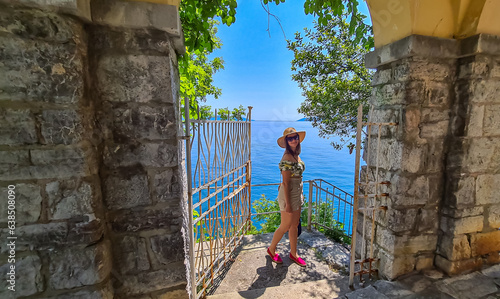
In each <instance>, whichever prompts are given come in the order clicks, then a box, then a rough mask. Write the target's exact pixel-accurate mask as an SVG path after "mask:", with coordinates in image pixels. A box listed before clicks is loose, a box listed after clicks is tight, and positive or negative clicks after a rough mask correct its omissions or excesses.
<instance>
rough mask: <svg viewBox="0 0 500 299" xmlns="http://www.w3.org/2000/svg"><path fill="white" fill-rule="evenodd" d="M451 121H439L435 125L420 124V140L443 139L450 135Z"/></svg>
mask: <svg viewBox="0 0 500 299" xmlns="http://www.w3.org/2000/svg"><path fill="white" fill-rule="evenodd" d="M448 125H449V121H447V120H444V121H439V122H434V123H422V124H420V126H419V127H420V134H419V136H420V138H424V139H428V138H439V139H443V138H444V137H446V135H447V134H448Z"/></svg>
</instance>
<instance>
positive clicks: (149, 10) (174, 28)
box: [92, 1, 182, 37]
mask: <svg viewBox="0 0 500 299" xmlns="http://www.w3.org/2000/svg"><path fill="white" fill-rule="evenodd" d="M92 20H93V21H94V22H96V23H97V24H101V25H105V26H111V27H122V28H140V29H142V28H154V29H158V30H162V31H165V32H168V33H169V34H170V35H172V36H175V37H180V36H181V31H182V29H181V24H180V20H179V13H178V9H177V7H176V6H175V5H166V4H164V3H146V2H122V1H101V2H98V3H96V4H93V5H92Z"/></svg>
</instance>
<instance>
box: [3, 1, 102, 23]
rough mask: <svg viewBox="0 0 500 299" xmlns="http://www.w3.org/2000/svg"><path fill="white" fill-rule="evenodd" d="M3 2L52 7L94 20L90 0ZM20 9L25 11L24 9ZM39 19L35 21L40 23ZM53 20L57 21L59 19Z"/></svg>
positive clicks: (87, 19)
mask: <svg viewBox="0 0 500 299" xmlns="http://www.w3.org/2000/svg"><path fill="white" fill-rule="evenodd" d="M2 2H5V3H7V4H14V5H19V6H21V7H34V8H38V9H40V8H44V9H45V10H48V9H50V10H51V11H58V12H61V13H64V14H71V15H74V16H76V17H79V18H81V19H83V20H86V21H88V22H91V21H92V17H91V15H90V0H2ZM19 11H21V12H23V11H24V10H19ZM35 16H36V15H35ZM28 17H31V15H28ZM37 21H38V22H40V20H37V19H36V18H35V20H34V21H33V23H38V22H37ZM52 21H53V22H57V21H58V20H52ZM43 25H45V24H44V23H42V24H39V26H43ZM47 26H50V25H47ZM52 26H55V25H52ZM56 28H57V29H59V30H60V29H61V28H60V27H56ZM36 29H38V28H36V27H35V28H34V29H33V30H36Z"/></svg>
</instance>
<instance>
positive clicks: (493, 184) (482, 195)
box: [476, 174, 500, 205]
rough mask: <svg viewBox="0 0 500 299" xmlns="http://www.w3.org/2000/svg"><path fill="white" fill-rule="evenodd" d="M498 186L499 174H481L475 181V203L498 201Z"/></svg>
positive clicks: (482, 203)
mask: <svg viewBox="0 0 500 299" xmlns="http://www.w3.org/2000/svg"><path fill="white" fill-rule="evenodd" d="M498 186H500V174H481V175H478V177H477V183H476V205H487V204H496V203H498V202H499V201H498Z"/></svg>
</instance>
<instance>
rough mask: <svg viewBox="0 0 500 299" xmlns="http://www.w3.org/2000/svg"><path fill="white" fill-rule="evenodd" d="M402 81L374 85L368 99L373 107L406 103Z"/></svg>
mask: <svg viewBox="0 0 500 299" xmlns="http://www.w3.org/2000/svg"><path fill="white" fill-rule="evenodd" d="M405 88H406V86H405V84H404V83H393V84H385V85H378V86H374V87H373V89H372V94H371V98H370V101H371V102H372V104H373V105H375V107H378V106H388V105H400V104H404V103H407V99H406V98H405V97H406V92H405Z"/></svg>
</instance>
